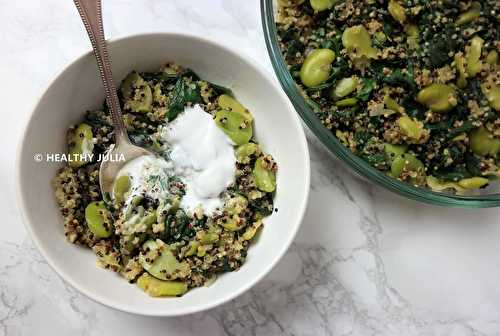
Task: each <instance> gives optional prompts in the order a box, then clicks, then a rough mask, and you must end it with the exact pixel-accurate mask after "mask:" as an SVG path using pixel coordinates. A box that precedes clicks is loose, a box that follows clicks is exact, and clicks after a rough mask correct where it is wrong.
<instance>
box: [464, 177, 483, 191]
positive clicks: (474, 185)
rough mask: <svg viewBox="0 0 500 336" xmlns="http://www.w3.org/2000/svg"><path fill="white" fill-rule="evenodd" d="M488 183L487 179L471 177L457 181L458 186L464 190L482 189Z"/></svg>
mask: <svg viewBox="0 0 500 336" xmlns="http://www.w3.org/2000/svg"><path fill="white" fill-rule="evenodd" d="M489 182H490V180H488V179H487V178H484V177H471V178H465V179H462V180H460V181H458V185H459V186H461V187H462V188H465V189H469V190H471V189H479V188H482V187H484V186H485V185H487V184H488V183H489Z"/></svg>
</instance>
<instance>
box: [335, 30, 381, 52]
mask: <svg viewBox="0 0 500 336" xmlns="http://www.w3.org/2000/svg"><path fill="white" fill-rule="evenodd" d="M342 44H343V45H344V47H345V48H346V49H347V52H348V53H349V54H350V55H351V58H360V57H363V56H365V57H368V58H376V57H377V49H375V48H373V47H372V39H371V37H370V34H369V33H368V31H367V30H366V28H365V27H364V26H362V25H359V26H353V27H350V28H347V29H346V30H345V31H344V33H343V34H342Z"/></svg>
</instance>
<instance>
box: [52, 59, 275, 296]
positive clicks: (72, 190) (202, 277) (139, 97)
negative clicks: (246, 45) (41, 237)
mask: <svg viewBox="0 0 500 336" xmlns="http://www.w3.org/2000/svg"><path fill="white" fill-rule="evenodd" d="M130 78H133V82H132V83H131V82H127V81H129V79H130ZM149 93H151V94H149ZM223 95H225V96H226V97H225V98H226V99H234V98H228V97H232V92H231V91H230V90H229V89H227V88H224V87H222V86H219V85H215V84H213V83H210V82H207V81H205V80H203V79H201V78H199V77H198V76H197V75H196V74H195V73H194V72H193V71H191V70H190V69H186V68H183V67H181V66H179V65H177V64H175V63H168V64H166V65H165V66H164V67H162V68H161V69H160V70H159V71H158V72H143V73H136V72H133V73H131V74H130V75H129V76H127V78H126V79H125V80H124V82H122V85H121V90H119V99H120V102H121V105H122V109H123V119H124V123H125V125H126V128H127V131H128V134H129V137H130V139H131V141H132V142H133V143H134V144H136V145H138V146H142V147H145V148H148V149H149V150H151V151H157V152H158V153H159V155H161V154H160V151H159V149H160V148H163V147H164V146H165V144H164V143H162V141H163V140H162V138H161V137H160V136H159V134H160V130H161V128H162V127H163V126H164V125H166V124H168V123H169V122H170V121H172V120H174V119H175V118H176V116H177V114H179V113H181V110H182V109H184V107H185V106H190V105H193V104H199V105H200V106H201V107H202V108H203V109H204V111H206V112H207V113H210V114H212V115H213V116H214V118H215V117H216V115H217V111H219V110H224V111H225V112H226V113H229V115H230V116H232V115H233V114H231V113H237V111H236V108H235V109H233V110H232V109H231V108H232V107H230V108H229V109H228V108H227V107H226V106H221V105H222V103H221V104H219V99H220V98H221V96H223ZM231 102H232V103H233V105H234V104H239V103H237V101H236V100H231ZM226 109H228V110H226ZM107 110H108V108H107V106H106V103H105V102H104V105H103V107H102V109H99V110H95V111H87V112H86V113H85V117H84V119H83V121H82V123H80V124H79V125H75V126H73V127H71V128H70V129H69V130H68V133H67V138H68V152H69V153H74V152H75V151H76V149H79V148H80V149H81V148H86V150H89V151H90V152H91V153H92V154H94V159H93V160H92V161H90V162H86V161H85V162H81V161H76V163H73V164H68V165H66V166H64V167H62V168H61V169H60V170H59V171H58V173H57V175H56V177H55V178H54V181H53V184H54V193H55V197H56V201H57V204H58V206H59V209H60V212H61V215H62V217H63V223H64V234H65V236H66V239H67V240H68V241H69V242H70V243H74V244H78V245H81V246H84V247H87V248H90V249H92V250H93V251H94V253H95V254H96V257H97V264H98V266H100V267H103V268H106V269H109V270H112V271H114V272H116V273H117V274H119V275H121V276H123V277H124V278H125V279H126V280H127V281H129V282H131V283H135V282H137V284H138V285H139V287H141V288H142V289H143V290H145V291H146V292H147V293H149V294H150V295H152V296H165V295H182V294H183V293H184V292H185V291H186V290H188V289H189V288H193V287H199V286H203V285H208V284H210V283H212V282H213V281H214V280H215V279H216V277H217V276H218V275H219V274H221V273H224V272H232V271H237V270H238V269H239V268H240V267H242V265H243V264H244V262H245V259H246V256H247V253H248V248H249V247H250V245H251V242H252V240H253V237H254V236H255V234H256V233H257V231H258V230H260V229H261V228H262V227H263V223H262V221H263V219H264V218H265V217H267V216H269V215H271V214H272V212H273V211H274V204H273V197H274V188H273V190H260V189H259V187H258V185H259V183H258V182H259V181H258V178H259V177H257V175H256V173H255V171H256V169H257V168H256V162H257V161H258V160H261V161H262V162H264V164H263V167H262V169H264V170H267V171H268V172H269V173H268V174H266V176H267V177H269V176H271V178H275V174H276V172H277V164H276V162H275V161H274V159H273V158H272V156H271V155H269V154H265V153H263V152H262V150H261V149H260V147H259V145H258V143H257V141H256V139H255V138H254V137H253V136H252V137H251V139H250V140H249V142H248V143H246V144H241V145H240V146H239V147H236V148H235V154H236V157H237V163H236V168H235V179H234V183H232V184H231V185H230V186H229V187H228V188H227V189H226V190H225V191H224V192H223V193H222V194H221V195H220V197H221V198H222V200H223V201H224V206H223V208H221V209H217V210H216V211H215V213H214V214H213V215H211V216H207V215H205V214H204V212H203V209H201V208H197V209H195V210H194V211H192V212H188V211H185V210H184V209H182V208H181V207H180V201H181V199H182V197H183V195H184V188H185V186H184V184H183V183H182V181H181V180H180V179H176V178H172V179H169V180H168V181H161V183H164V184H165V185H166V187H167V188H168V190H169V195H170V196H169V197H168V199H161V200H159V199H150V198H148V197H137V199H134V200H132V203H129V204H125V203H126V202H125V201H124V200H119V199H117V198H115V199H109V197H104V195H102V194H101V190H100V187H99V162H97V161H96V159H95V158H97V157H98V155H102V154H104V153H106V152H107V151H108V150H109V149H110V146H111V145H112V144H113V143H114V134H113V126H112V123H111V118H110V116H109V113H108V112H107ZM139 111H140V112H139ZM238 113H239V112H238ZM245 113H246V115H247V116H248V115H249V112H248V110H246V109H245ZM245 120H247V119H245ZM214 122H215V121H214ZM243 124H244V126H245V127H248V125H249V124H251V121H250V123H248V122H247V121H245V122H244V123H243ZM240 129H242V128H240ZM86 139H87V140H88V143H84V141H86ZM89 139H90V140H89ZM246 148H248V150H247V149H246ZM259 162H260V161H259ZM162 185H163V184H162ZM105 199H106V202H104V200H105ZM92 206H93V207H94V208H95V209H101V210H99V211H98V215H99V220H100V221H101V222H102V226H100V227H99V230H96V229H95V228H93V227H92V225H90V222H89V220H90V219H89V217H88V216H89V214H88V213H87V212H88V211H90V210H89V208H90V207H92ZM138 214H139V215H141V214H142V215H141V216H139V217H138V218H139V219H137V218H136V217H137V215H138ZM134 216H135V217H134ZM132 218H134V220H135V222H133V223H132V222H131V220H132ZM131 223H132V224H131ZM165 285H167V286H165ZM169 286H170V287H169ZM175 286H177V287H175ZM172 288H177V289H178V290H177V291H175V292H171V290H172Z"/></svg>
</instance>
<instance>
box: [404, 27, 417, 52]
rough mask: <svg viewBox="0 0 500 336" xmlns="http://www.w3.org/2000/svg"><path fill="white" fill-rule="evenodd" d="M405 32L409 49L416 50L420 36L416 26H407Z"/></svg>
mask: <svg viewBox="0 0 500 336" xmlns="http://www.w3.org/2000/svg"><path fill="white" fill-rule="evenodd" d="M405 32H406V41H407V43H408V46H409V47H410V49H417V48H418V41H419V35H420V30H419V28H418V26H417V25H415V24H411V25H408V27H407V28H406V30H405Z"/></svg>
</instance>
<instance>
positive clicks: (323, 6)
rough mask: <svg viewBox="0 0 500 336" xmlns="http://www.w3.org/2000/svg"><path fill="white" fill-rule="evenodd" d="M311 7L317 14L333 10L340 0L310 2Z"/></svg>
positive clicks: (314, 0) (312, 0) (315, 0)
mask: <svg viewBox="0 0 500 336" xmlns="http://www.w3.org/2000/svg"><path fill="white" fill-rule="evenodd" d="M309 1H310V4H311V7H312V8H313V9H314V10H315V11H316V12H321V11H324V10H327V9H330V8H332V7H333V6H334V5H335V4H336V3H337V2H338V1H339V0H309Z"/></svg>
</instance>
